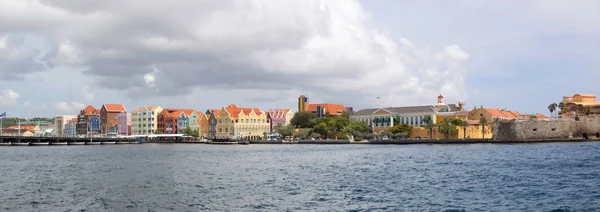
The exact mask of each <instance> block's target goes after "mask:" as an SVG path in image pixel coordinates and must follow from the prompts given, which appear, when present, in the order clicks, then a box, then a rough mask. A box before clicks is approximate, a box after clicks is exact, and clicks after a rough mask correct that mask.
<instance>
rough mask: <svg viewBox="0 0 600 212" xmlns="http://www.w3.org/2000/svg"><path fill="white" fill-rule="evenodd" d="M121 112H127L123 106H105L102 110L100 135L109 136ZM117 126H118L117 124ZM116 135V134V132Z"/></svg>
mask: <svg viewBox="0 0 600 212" xmlns="http://www.w3.org/2000/svg"><path fill="white" fill-rule="evenodd" d="M121 112H127V110H126V109H125V105H123V104H103V105H102V108H100V133H101V134H107V133H108V131H109V128H110V127H112V126H111V125H112V121H113V120H115V119H116V117H117V115H118V114H119V113H121ZM115 125H116V124H115ZM115 133H116V132H115Z"/></svg>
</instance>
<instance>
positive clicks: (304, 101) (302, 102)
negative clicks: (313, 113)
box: [298, 95, 309, 112]
mask: <svg viewBox="0 0 600 212" xmlns="http://www.w3.org/2000/svg"><path fill="white" fill-rule="evenodd" d="M308 105H309V103H308V96H304V95H300V97H298V112H308Z"/></svg>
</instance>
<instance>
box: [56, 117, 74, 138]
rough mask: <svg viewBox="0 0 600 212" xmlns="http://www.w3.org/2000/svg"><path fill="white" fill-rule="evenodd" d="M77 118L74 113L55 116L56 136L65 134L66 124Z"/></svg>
mask: <svg viewBox="0 0 600 212" xmlns="http://www.w3.org/2000/svg"><path fill="white" fill-rule="evenodd" d="M74 118H77V116H74V115H62V116H56V117H54V126H55V127H56V131H55V132H56V136H65V135H64V131H65V125H67V123H68V122H70V121H71V120H72V119H74Z"/></svg>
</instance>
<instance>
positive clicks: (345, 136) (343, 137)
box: [338, 134, 348, 140]
mask: <svg viewBox="0 0 600 212" xmlns="http://www.w3.org/2000/svg"><path fill="white" fill-rule="evenodd" d="M338 139H344V140H345V139H348V136H347V135H346V134H344V135H342V136H340V137H339V138H338Z"/></svg>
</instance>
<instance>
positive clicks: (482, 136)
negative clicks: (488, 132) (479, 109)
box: [479, 117, 488, 138]
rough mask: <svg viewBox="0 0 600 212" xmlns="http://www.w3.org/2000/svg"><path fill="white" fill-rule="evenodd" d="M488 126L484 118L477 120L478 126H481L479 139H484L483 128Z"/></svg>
mask: <svg viewBox="0 0 600 212" xmlns="http://www.w3.org/2000/svg"><path fill="white" fill-rule="evenodd" d="M487 125H488V121H487V119H486V118H485V117H481V118H480V119H479V126H481V138H485V127H486V126H487Z"/></svg>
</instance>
